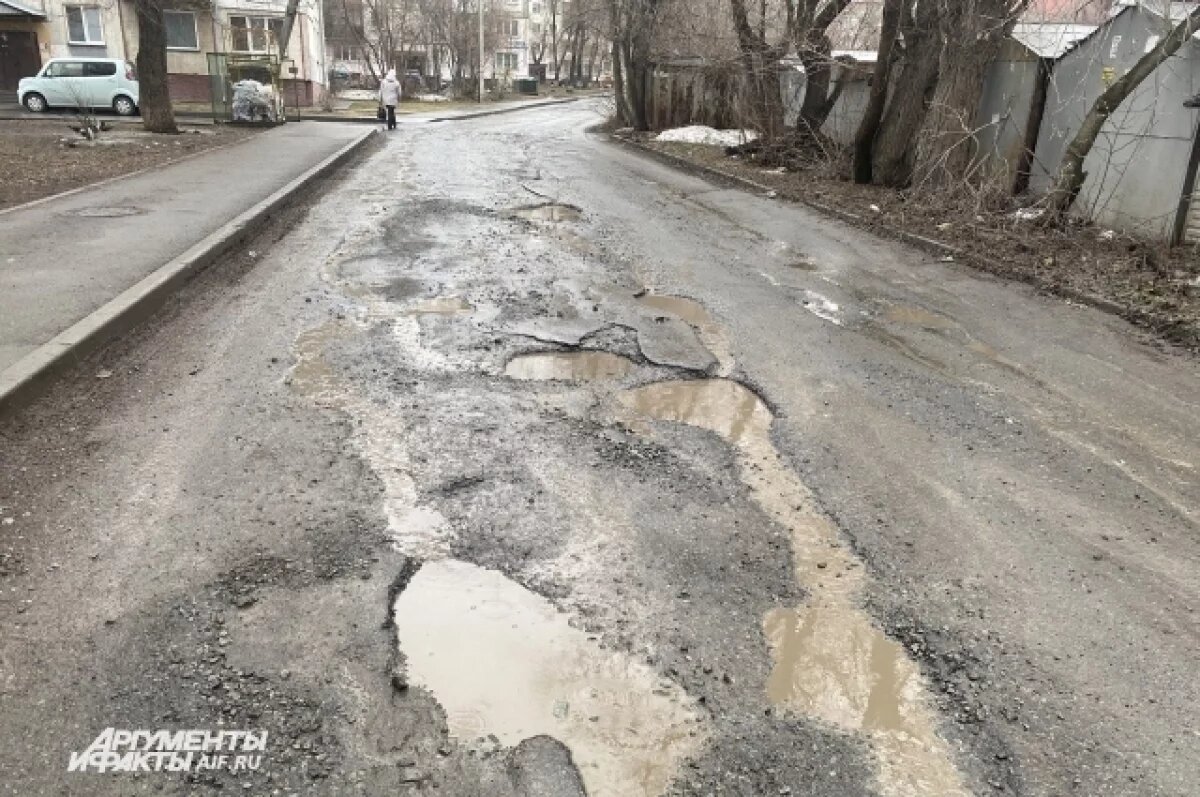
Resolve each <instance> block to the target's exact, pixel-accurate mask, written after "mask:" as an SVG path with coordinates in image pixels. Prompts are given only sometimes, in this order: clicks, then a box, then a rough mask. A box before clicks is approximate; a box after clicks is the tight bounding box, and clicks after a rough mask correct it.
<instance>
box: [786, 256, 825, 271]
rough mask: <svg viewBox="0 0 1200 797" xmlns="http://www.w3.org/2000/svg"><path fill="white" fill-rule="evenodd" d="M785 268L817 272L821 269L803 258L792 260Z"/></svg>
mask: <svg viewBox="0 0 1200 797" xmlns="http://www.w3.org/2000/svg"><path fill="white" fill-rule="evenodd" d="M787 267H788V268H794V269H796V270H797V271H819V270H820V268H821V267H820V266H818V265H817V264H816V263H814V262H813V261H811V260H809V259H807V258H804V259H801V260H793V261H791V262H790V263H788V264H787Z"/></svg>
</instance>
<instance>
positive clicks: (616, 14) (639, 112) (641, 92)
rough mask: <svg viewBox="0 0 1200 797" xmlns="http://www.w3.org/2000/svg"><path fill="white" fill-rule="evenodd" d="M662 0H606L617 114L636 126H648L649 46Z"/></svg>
mask: <svg viewBox="0 0 1200 797" xmlns="http://www.w3.org/2000/svg"><path fill="white" fill-rule="evenodd" d="M662 6H663V2H662V0H608V7H609V14H610V19H611V30H612V46H613V83H614V91H615V92H616V104H617V115H618V117H620V119H621V121H623V122H624V123H625V124H627V125H630V126H631V127H635V128H637V129H638V130H648V129H649V127H650V119H649V107H648V103H647V92H648V91H649V83H650V74H651V69H652V63H651V60H652V58H651V46H652V43H653V42H654V36H655V32H656V28H657V24H658V15H659V12H660V11H661V10H662Z"/></svg>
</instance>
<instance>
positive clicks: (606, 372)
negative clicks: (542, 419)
mask: <svg viewBox="0 0 1200 797" xmlns="http://www.w3.org/2000/svg"><path fill="white" fill-rule="evenodd" d="M633 367H634V366H633V363H632V362H631V361H630V360H628V359H626V358H624V357H622V356H620V355H618V354H611V353H609V352H606V351H573V352H543V353H539V354H520V355H517V356H516V357H514V358H513V359H512V360H510V361H509V363H508V365H506V366H505V368H504V375H505V376H507V377H509V378H510V379H521V380H527V381H564V382H595V381H609V380H615V379H621V378H622V377H624V376H626V375H628V374H629V372H630V371H632V370H633Z"/></svg>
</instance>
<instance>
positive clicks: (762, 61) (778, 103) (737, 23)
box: [729, 0, 784, 146]
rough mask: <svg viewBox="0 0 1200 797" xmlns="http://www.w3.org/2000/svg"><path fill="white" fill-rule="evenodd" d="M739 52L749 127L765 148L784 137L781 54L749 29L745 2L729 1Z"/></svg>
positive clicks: (740, 0) (743, 0) (741, 0)
mask: <svg viewBox="0 0 1200 797" xmlns="http://www.w3.org/2000/svg"><path fill="white" fill-rule="evenodd" d="M729 5H730V10H731V11H732V12H733V21H734V28H735V29H736V31H737V37H738V50H739V52H740V54H741V61H742V69H743V71H744V73H745V79H746V87H747V89H748V92H747V94H748V97H749V101H750V115H751V120H752V124H753V125H754V127H755V128H757V129H758V133H759V135H760V136H761V140H762V142H763V144H764V145H765V146H770V145H771V143H772V142H777V141H779V139H780V138H782V136H783V130H784V120H783V95H782V93H781V92H780V85H779V58H780V55H781V53H780V50H779V48H777V47H771V46H770V45H768V44H767V42H766V40H765V39H764V38H763V37H762V36H760V35H759V34H758V33H756V32H755V30H754V28H753V27H752V26H751V25H750V15H749V14H748V13H747V11H746V3H745V0H729Z"/></svg>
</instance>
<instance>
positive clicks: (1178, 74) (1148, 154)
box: [1031, 8, 1200, 240]
mask: <svg viewBox="0 0 1200 797" xmlns="http://www.w3.org/2000/svg"><path fill="white" fill-rule="evenodd" d="M1169 29H1170V26H1169V23H1166V22H1164V21H1163V20H1162V19H1161V18H1159V17H1157V16H1155V15H1153V14H1151V13H1149V12H1147V11H1145V10H1143V9H1141V8H1131V9H1129V10H1127V11H1125V12H1124V13H1123V14H1121V15H1120V16H1118V17H1117V18H1116V19H1114V20H1113V21H1112V22H1111V23H1110V24H1109V25H1107V26H1105V27H1104V28H1102V29H1101V30H1100V31H1099V32H1098V33H1097V34H1096V35H1095V36H1093V37H1092V38H1091V39H1089V40H1087V41H1086V42H1085V43H1084V44H1083V45H1081V46H1080V47H1079V48H1077V49H1076V50H1075V51H1074V52H1071V53H1068V54H1067V56H1065V57H1064V58H1063V59H1062V60H1061V61H1060V62H1059V64H1058V66H1057V67H1056V68H1055V70H1054V73H1053V76H1052V79H1051V84H1050V88H1049V91H1048V94H1047V98H1046V111H1045V117H1044V119H1043V121H1042V127H1041V132H1040V135H1039V138H1038V146H1037V157H1036V160H1035V164H1034V170H1033V175H1032V179H1031V187H1032V188H1033V189H1034V190H1037V191H1045V190H1046V189H1048V188H1049V186H1050V185H1051V183H1052V182H1053V176H1054V174H1055V173H1056V172H1057V170H1058V167H1059V165H1060V164H1061V162H1062V156H1063V153H1064V152H1065V151H1066V147H1067V145H1068V143H1069V142H1070V140H1071V138H1072V137H1073V136H1074V135H1075V133H1076V132H1077V131H1078V129H1079V125H1080V123H1081V122H1082V120H1083V117H1084V116H1085V115H1086V113H1087V111H1088V110H1089V109H1090V108H1091V106H1092V104H1093V103H1094V102H1095V100H1096V98H1097V97H1098V96H1100V94H1101V93H1102V92H1103V91H1104V88H1105V77H1106V74H1107V75H1108V76H1109V77H1110V79H1111V78H1116V77H1119V76H1120V75H1122V74H1124V73H1125V72H1127V71H1128V70H1129V68H1130V67H1131V66H1133V65H1134V64H1135V63H1137V61H1138V59H1139V58H1141V56H1142V55H1143V54H1144V53H1145V52H1146V50H1147V49H1148V46H1153V43H1154V42H1153V41H1152V37H1155V36H1158V37H1163V36H1165V35H1166V33H1167V32H1168V31H1169ZM1106 70H1111V71H1107V72H1106ZM1197 92H1200V45H1198V44H1197V42H1195V41H1194V40H1193V41H1191V42H1189V43H1188V44H1185V45H1184V46H1183V48H1182V49H1180V51H1179V52H1178V53H1176V55H1175V56H1173V57H1172V58H1170V59H1169V60H1168V61H1167V62H1166V63H1164V64H1163V65H1162V66H1160V67H1159V68H1158V70H1157V71H1156V72H1155V73H1154V74H1153V75H1152V76H1151V77H1149V78H1148V79H1147V80H1146V81H1145V82H1144V83H1143V84H1142V85H1141V86H1140V87H1139V88H1138V89H1137V90H1136V91H1135V92H1134V93H1133V94H1132V95H1131V96H1130V97H1129V98H1127V99H1126V101H1125V102H1124V103H1122V104H1121V106H1120V107H1119V108H1118V109H1117V110H1116V111H1115V112H1114V113H1113V114H1112V117H1111V118H1110V119H1109V122H1108V124H1107V125H1105V127H1104V131H1103V132H1102V133H1101V135H1100V138H1099V139H1098V140H1097V141H1096V145H1095V147H1094V148H1093V150H1092V152H1091V154H1090V155H1089V156H1088V158H1087V161H1086V163H1085V169H1086V171H1087V173H1088V178H1087V181H1086V182H1085V183H1084V186H1083V190H1082V191H1081V193H1080V195H1079V199H1078V200H1077V202H1076V205H1075V211H1076V212H1077V213H1079V214H1081V215H1084V216H1086V217H1088V218H1091V219H1093V220H1094V221H1096V222H1097V223H1099V224H1102V225H1105V226H1107V227H1111V228H1113V229H1118V230H1128V231H1130V232H1136V233H1139V234H1142V235H1147V236H1149V237H1152V238H1156V239H1159V240H1170V238H1171V236H1172V234H1173V231H1174V226H1175V220H1176V215H1177V212H1178V207H1179V201H1180V197H1181V196H1182V194H1183V191H1184V186H1183V177H1184V172H1185V171H1186V169H1187V164H1188V158H1189V155H1190V152H1191V147H1192V141H1193V138H1194V135H1195V129H1196V123H1197V119H1198V117H1200V113H1198V112H1197V111H1194V110H1190V109H1187V108H1184V107H1183V105H1182V103H1183V101H1184V100H1185V99H1187V98H1188V97H1191V96H1193V95H1194V94H1196V93H1197Z"/></svg>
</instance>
